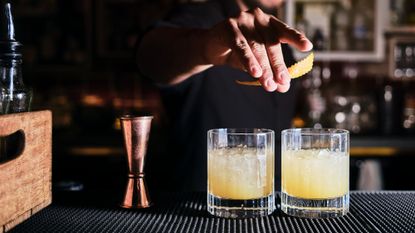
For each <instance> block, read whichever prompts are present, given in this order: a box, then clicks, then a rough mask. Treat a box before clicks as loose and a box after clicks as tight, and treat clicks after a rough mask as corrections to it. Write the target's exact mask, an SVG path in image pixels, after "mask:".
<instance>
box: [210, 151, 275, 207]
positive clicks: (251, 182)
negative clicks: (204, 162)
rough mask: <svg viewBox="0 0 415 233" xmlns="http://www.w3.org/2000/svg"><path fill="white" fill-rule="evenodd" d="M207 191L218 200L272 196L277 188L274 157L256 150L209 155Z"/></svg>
mask: <svg viewBox="0 0 415 233" xmlns="http://www.w3.org/2000/svg"><path fill="white" fill-rule="evenodd" d="M208 153H209V154H208V176H209V177H208V189H209V193H211V194H213V195H214V196H216V197H220V198H227V199H234V200H248V199H258V198H261V197H266V196H269V195H270V194H271V193H272V192H273V187H274V156H273V152H271V151H264V152H263V153H257V149H256V148H246V147H241V148H225V149H216V150H210V151H209V152H208Z"/></svg>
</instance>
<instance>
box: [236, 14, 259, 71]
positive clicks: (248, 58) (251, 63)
mask: <svg viewBox="0 0 415 233" xmlns="http://www.w3.org/2000/svg"><path fill="white" fill-rule="evenodd" d="M228 26H229V30H228V32H229V33H230V36H229V37H228V39H229V44H230V46H231V48H232V52H234V53H236V55H237V57H238V58H239V61H240V63H241V64H242V66H243V67H241V68H242V69H243V70H247V71H248V73H249V74H250V75H251V76H253V77H260V76H261V75H262V69H261V67H260V65H259V64H258V61H257V60H256V58H255V56H254V54H253V53H252V50H251V48H250V46H249V44H248V41H247V40H246V38H245V36H244V35H243V34H242V32H241V31H240V30H239V28H238V24H237V22H236V21H235V20H234V19H229V20H228Z"/></svg>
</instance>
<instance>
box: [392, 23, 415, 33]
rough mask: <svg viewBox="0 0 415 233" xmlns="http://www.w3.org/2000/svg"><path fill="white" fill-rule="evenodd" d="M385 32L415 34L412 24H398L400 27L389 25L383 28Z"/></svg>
mask: <svg viewBox="0 0 415 233" xmlns="http://www.w3.org/2000/svg"><path fill="white" fill-rule="evenodd" d="M385 34H403V35H404V34H407V35H415V25H413V26H400V27H391V28H388V29H386V30H385Z"/></svg>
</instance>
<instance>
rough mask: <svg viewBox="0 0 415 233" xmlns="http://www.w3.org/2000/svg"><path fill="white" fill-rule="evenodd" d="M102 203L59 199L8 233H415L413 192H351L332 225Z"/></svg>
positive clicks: (177, 199)
mask: <svg viewBox="0 0 415 233" xmlns="http://www.w3.org/2000/svg"><path fill="white" fill-rule="evenodd" d="M97 198H98V199H100V198H101V199H102V196H101V197H99V196H97ZM114 199H115V198H112V200H109V201H108V202H109V203H112V202H114ZM100 202H101V203H102V204H103V205H100V204H92V203H91V202H84V203H82V202H78V203H77V202H71V201H70V200H69V199H66V198H61V199H60V200H58V201H54V202H53V204H52V205H50V206H49V207H46V208H45V209H43V210H41V211H40V212H38V213H36V214H35V215H33V216H32V217H31V218H30V219H28V220H26V221H25V222H23V223H21V224H20V225H18V226H16V227H15V228H13V229H12V230H11V231H10V232H13V233H16V232H42V233H43V232H100V233H101V232H244V233H245V232H247V233H248V232H274V233H275V232H336V233H337V232H415V191H377V192H363V191H352V192H351V195H350V212H349V213H348V214H347V215H346V216H345V217H340V218H332V219H303V218H294V217H290V216H287V215H285V214H284V213H282V212H281V211H280V210H279V209H277V210H276V211H275V212H274V213H273V214H272V215H270V216H267V217H263V218H248V219H225V218H217V217H213V216H211V215H209V214H208V212H207V210H206V209H207V206H206V193H170V194H168V193H164V194H159V195H155V196H154V203H155V204H154V206H152V207H150V208H149V209H145V210H128V209H121V208H119V207H117V206H115V205H105V203H104V202H102V201H98V200H97V199H96V203H100ZM277 203H279V198H277ZM107 204H108V203H107Z"/></svg>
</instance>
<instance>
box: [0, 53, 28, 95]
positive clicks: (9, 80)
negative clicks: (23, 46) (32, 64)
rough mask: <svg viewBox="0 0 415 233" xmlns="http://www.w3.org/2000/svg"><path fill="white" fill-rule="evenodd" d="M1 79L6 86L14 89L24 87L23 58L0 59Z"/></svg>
mask: <svg viewBox="0 0 415 233" xmlns="http://www.w3.org/2000/svg"><path fill="white" fill-rule="evenodd" d="M0 80H1V85H2V86H3V87H4V88H7V89H9V90H13V89H15V88H19V87H22V86H23V85H24V84H23V78H22V60H2V59H0Z"/></svg>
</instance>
